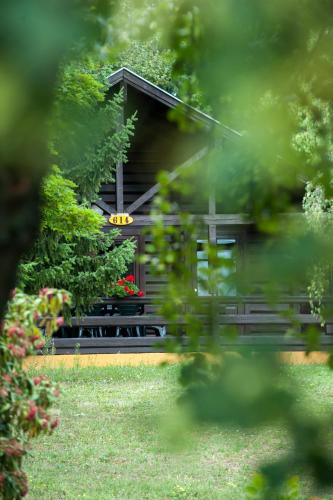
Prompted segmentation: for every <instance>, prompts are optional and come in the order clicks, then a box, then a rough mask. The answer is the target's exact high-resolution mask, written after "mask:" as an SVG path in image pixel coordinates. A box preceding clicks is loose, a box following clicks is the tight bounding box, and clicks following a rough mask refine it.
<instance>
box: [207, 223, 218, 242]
mask: <svg viewBox="0 0 333 500" xmlns="http://www.w3.org/2000/svg"><path fill="white" fill-rule="evenodd" d="M208 239H209V243H211V244H212V245H216V224H210V225H209V226H208Z"/></svg>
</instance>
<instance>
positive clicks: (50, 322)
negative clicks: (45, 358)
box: [0, 288, 70, 499]
mask: <svg viewBox="0 0 333 500" xmlns="http://www.w3.org/2000/svg"><path fill="white" fill-rule="evenodd" d="M69 303H70V297H69V295H68V294H67V293H66V292H64V291H59V290H53V289H47V288H44V289H43V290H41V291H40V293H39V295H38V296H29V295H26V294H24V293H22V292H14V293H13V298H12V300H11V301H10V302H9V304H8V309H7V314H6V317H5V319H4V321H3V322H2V324H1V333H0V497H1V498H4V499H18V498H21V497H23V496H25V495H26V494H27V491H28V486H27V477H26V475H25V473H24V471H23V470H22V462H23V457H24V455H25V454H26V453H27V450H28V443H29V440H30V439H31V438H33V437H35V436H37V435H38V434H40V433H51V432H52V431H53V430H54V429H55V428H56V427H57V426H58V424H59V419H58V418H57V417H56V416H52V414H51V413H50V411H49V410H50V407H51V406H52V404H53V402H54V401H55V400H56V399H57V397H58V396H59V388H58V387H57V386H56V385H55V384H53V383H52V382H51V381H50V380H49V379H48V377H46V376H44V375H40V376H35V377H33V378H30V377H29V375H28V373H27V372H26V371H25V370H24V368H23V360H24V359H25V358H26V357H27V356H28V355H31V354H36V352H38V351H39V350H40V349H42V347H43V345H44V343H45V341H44V339H43V335H42V329H43V331H44V332H45V335H46V336H51V335H52V333H53V332H54V331H56V330H57V329H58V328H59V326H60V325H61V324H62V322H63V319H62V317H59V313H60V311H61V310H62V308H63V307H64V305H65V304H69Z"/></svg>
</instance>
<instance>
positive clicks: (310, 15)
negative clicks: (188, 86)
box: [146, 0, 333, 499]
mask: <svg viewBox="0 0 333 500" xmlns="http://www.w3.org/2000/svg"><path fill="white" fill-rule="evenodd" d="M166 4H167V5H168V6H167V7H166ZM165 8H168V9H169V11H168V12H169V17H168V21H169V24H168V23H167V22H166V23H165V25H164V28H165V32H166V35H165V36H166V38H167V39H168V40H169V45H168V46H169V47H171V48H172V49H173V51H174V52H175V54H176V62H175V65H174V70H175V71H176V74H178V75H179V74H181V73H182V72H183V71H185V69H186V68H189V67H190V68H193V69H194V71H195V74H196V75H197V77H198V81H199V85H201V86H202V87H204V88H205V91H206V93H207V99H208V102H209V103H210V105H211V106H212V107H213V109H214V115H215V116H217V117H219V118H220V119H221V121H222V122H223V123H227V124H228V125H231V126H232V127H234V128H236V129H238V130H240V131H241V137H240V138H239V139H238V140H237V139H234V140H233V141H230V142H229V143H227V140H226V139H224V140H223V144H222V147H220V148H216V149H215V150H214V151H212V152H211V153H210V154H209V155H208V156H207V157H206V158H205V161H204V164H203V163H202V164H201V165H200V166H199V171H200V175H198V165H195V168H193V171H192V172H191V173H189V172H187V174H186V176H185V175H183V176H182V177H180V178H179V179H178V181H176V182H175V181H173V182H172V183H170V181H169V180H168V175H167V173H165V174H163V175H160V177H159V180H160V184H161V192H160V194H161V196H160V197H158V198H157V199H156V200H155V208H154V210H153V212H152V216H153V218H154V219H155V224H154V226H153V228H152V233H153V241H152V244H151V245H150V247H149V249H148V250H149V251H150V252H151V254H150V255H149V256H147V257H146V260H147V261H151V262H152V264H153V266H154V269H155V272H156V273H157V274H159V273H162V274H165V273H166V274H167V277H168V285H167V287H166V290H165V295H164V298H163V300H162V301H161V303H162V306H161V312H162V313H163V314H164V316H165V317H166V318H167V319H168V320H169V321H170V323H171V324H174V325H177V323H180V322H182V321H184V320H185V321H186V324H187V333H188V335H189V337H190V338H189V342H188V343H187V344H186V345H184V343H183V342H182V341H181V339H180V341H179V340H177V336H176V338H175V341H174V342H172V343H170V344H169V348H170V349H174V350H177V351H183V350H185V351H186V352H188V351H189V352H192V353H193V352H194V351H199V352H200V351H202V350H204V351H205V352H207V351H209V352H210V353H212V354H213V358H209V357H207V356H205V355H194V356H193V360H192V362H190V363H189V364H188V365H187V366H185V367H184V369H183V371H182V376H181V381H182V383H183V386H184V395H183V397H182V402H184V404H186V407H187V409H190V411H191V412H192V415H193V416H194V418H195V420H197V421H199V422H200V421H203V422H210V423H213V424H220V425H223V426H230V427H232V428H240V427H244V428H250V427H251V426H256V427H258V426H262V425H266V424H268V423H270V424H271V425H272V424H273V423H274V422H281V421H283V422H284V424H285V425H286V428H287V429H288V431H289V433H290V437H291V439H292V442H293V446H292V447H291V448H290V449H288V450H286V453H285V455H284V456H283V457H282V458H281V459H278V460H274V458H272V461H271V462H270V463H263V464H262V467H261V471H262V473H263V474H264V476H265V481H266V486H267V487H266V488H265V491H264V492H263V493H262V498H267V499H268V498H270V499H271V498H279V489H280V487H281V485H282V484H283V481H285V479H286V478H287V477H288V475H289V474H291V473H297V474H299V473H300V472H301V471H303V470H306V471H309V472H310V473H311V474H312V475H313V477H314V478H315V479H316V481H317V483H318V484H320V485H330V484H332V464H333V460H332V455H331V452H330V450H329V449H328V447H327V446H326V443H325V436H327V435H328V429H329V420H327V419H326V418H325V417H324V416H323V417H322V418H321V417H319V416H315V415H304V414H303V413H302V408H301V407H300V406H299V405H298V401H297V388H296V387H293V383H290V379H289V380H288V382H287V383H286V381H285V378H284V377H285V371H284V369H283V367H282V366H281V365H280V364H279V361H278V359H277V357H276V356H274V355H272V354H269V353H268V352H267V351H264V352H263V353H261V352H259V353H257V354H256V355H255V356H254V355H252V354H251V353H248V352H247V351H248V350H246V349H245V348H243V349H242V348H241V347H240V346H239V351H240V354H241V356H239V357H238V356H237V357H232V356H230V357H228V356H227V355H226V354H225V353H224V349H223V348H222V346H221V344H222V345H228V343H231V344H232V346H233V349H235V346H237V345H238V340H237V332H236V331H235V329H233V328H231V327H229V326H225V327H221V326H220V324H219V315H220V313H221V309H220V306H221V304H220V303H219V300H220V298H219V297H217V296H216V293H214V290H213V291H212V290H209V289H208V291H210V293H211V296H210V298H209V299H207V300H206V301H202V300H199V298H198V297H197V296H196V293H195V290H193V288H192V286H191V276H190V271H189V268H190V267H191V263H192V264H195V262H194V261H193V259H194V257H193V254H194V250H195V249H194V247H193V245H194V243H193V242H195V241H196V239H197V237H198V234H200V221H198V220H196V219H195V218H194V217H193V216H190V214H186V213H182V214H181V215H180V220H181V222H182V227H181V231H178V230H177V228H170V227H165V226H164V224H163V217H162V215H168V214H169V213H171V212H170V211H171V210H173V211H174V212H177V213H179V212H180V213H181V207H180V206H176V207H175V205H172V201H171V200H172V192H173V191H179V190H180V191H182V190H183V191H186V192H187V193H188V192H192V193H194V189H193V186H194V185H195V183H196V182H197V183H198V184H200V186H203V185H204V186H206V188H209V186H214V187H215V189H216V199H217V200H218V202H219V203H220V204H221V205H222V206H223V212H224V213H235V212H237V213H245V214H246V216H247V217H248V218H249V219H250V220H251V222H252V225H253V229H254V230H255V231H256V233H257V234H258V238H257V239H258V244H257V245H256V248H255V252H254V253H253V254H252V253H251V255H248V256H245V265H244V266H243V267H242V268H241V269H240V270H239V271H238V272H237V270H236V273H235V275H234V276H233V277H232V280H233V281H232V282H233V283H234V285H235V286H236V289H237V290H238V292H239V294H240V295H242V292H243V293H244V290H246V283H251V282H261V283H264V284H265V285H264V286H263V287H262V291H263V292H264V296H263V301H267V302H268V303H269V304H270V305H271V306H274V304H276V303H279V300H280V297H281V290H285V289H286V287H289V288H291V289H293V290H295V289H297V288H298V289H300V288H301V287H302V286H303V284H304V276H305V275H307V273H310V272H311V271H313V269H314V266H315V265H316V264H318V263H320V265H321V266H322V265H325V264H330V263H331V259H332V241H333V239H332V231H331V229H332V228H331V224H330V223H328V225H327V226H325V227H326V236H325V238H324V239H323V238H321V237H320V238H319V237H317V235H316V234H314V232H312V231H309V230H308V226H307V224H306V223H305V221H304V217H302V216H301V215H299V216H298V217H286V216H285V215H286V214H289V213H290V212H292V211H294V210H295V198H296V197H297V196H298V197H300V193H301V196H302V194H303V193H304V187H305V182H306V181H309V180H310V181H313V185H314V186H316V185H317V184H318V179H320V183H321V186H322V191H321V192H319V191H318V190H317V191H316V194H317V195H318V193H319V198H318V197H317V199H316V200H314V197H313V196H312V195H310V191H311V189H312V188H311V189H310V190H309V191H308V198H307V199H306V204H307V207H308V208H310V207H311V210H312V209H315V210H317V212H316V213H315V216H317V218H319V219H320V220H327V215H328V214H329V212H330V202H329V201H328V202H327V201H326V200H328V199H329V196H328V193H330V191H331V188H332V184H331V172H332V168H331V150H332V149H331V102H332V98H333V95H332V85H331V83H332V71H331V69H332V67H331V61H332V44H331V43H330V40H331V34H332V30H331V26H330V16H331V13H332V12H331V4H330V3H329V2H325V1H322V2H319V3H318V2H313V1H312V0H307V1H305V2H302V3H301V4H300V3H299V2H296V1H292V2H290V1H288V2H282V3H281V2H264V1H262V0H256V1H255V2H246V1H241V2H237V5H236V4H235V3H234V2H232V1H229V0H223V1H221V2H214V1H213V0H212V1H206V0H205V1H204V0H203V1H199V2H195V3H194V2H192V1H191V0H183V1H179V2H174V3H173V2H164V6H163V9H165ZM157 22H158V16H157ZM217 134H218V135H220V132H219V130H217ZM302 191H303V192H302ZM324 193H325V194H324ZM300 205H301V203H299V205H298V209H300V208H301V207H300ZM318 208H319V212H318ZM184 235H185V236H187V237H185V238H184ZM170 241H171V242H172V243H171V244H170ZM205 251H206V253H207V254H208V261H209V263H210V265H209V268H208V270H207V273H206V276H205V279H206V281H208V280H210V282H213V283H214V282H217V281H218V280H219V279H220V277H221V268H222V267H223V266H224V265H225V263H224V259H223V257H219V255H218V252H217V250H216V247H215V245H214V244H209V243H207V245H206V248H205ZM191 256H192V257H191ZM191 259H192V260H191ZM184 263H186V264H184ZM302 282H303V283H302ZM206 285H207V284H206ZM236 300H237V298H235V301H236ZM184 304H190V305H191V307H189V308H187V309H186V311H184ZM283 315H284V317H285V316H288V318H289V319H290V327H289V328H288V330H286V334H287V335H297V336H300V337H301V338H302V339H303V341H304V342H305V344H306V349H307V351H308V352H310V351H311V350H314V349H320V332H319V331H318V330H317V329H315V328H314V327H309V328H307V329H305V331H303V332H302V333H300V331H299V327H300V325H299V323H298V321H297V318H294V312H293V311H292V309H290V310H289V311H284V312H283ZM174 333H175V334H177V328H175V329H174ZM203 335H204V336H205V338H204V341H203V340H202V336H203ZM211 361H212V362H211ZM329 363H330V365H332V355H331V356H330V357H329Z"/></svg>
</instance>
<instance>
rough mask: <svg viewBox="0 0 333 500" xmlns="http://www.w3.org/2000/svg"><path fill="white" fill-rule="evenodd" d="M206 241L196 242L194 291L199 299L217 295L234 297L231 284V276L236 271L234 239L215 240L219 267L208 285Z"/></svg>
mask: <svg viewBox="0 0 333 500" xmlns="http://www.w3.org/2000/svg"><path fill="white" fill-rule="evenodd" d="M206 245H207V240H197V266H196V291H197V293H198V296H199V297H205V296H206V297H207V296H209V295H211V294H217V295H219V296H224V297H234V296H235V295H236V288H235V285H234V284H233V283H232V276H233V275H234V273H235V271H236V261H235V245H236V240H235V239H234V238H218V239H217V240H216V249H217V256H218V258H219V259H221V261H220V265H219V267H218V269H217V273H218V274H217V275H216V277H215V278H214V279H213V280H212V281H214V283H213V284H212V285H210V284H209V283H208V279H209V269H210V266H209V259H208V254H207V251H206Z"/></svg>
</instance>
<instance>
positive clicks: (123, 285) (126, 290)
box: [112, 274, 144, 298]
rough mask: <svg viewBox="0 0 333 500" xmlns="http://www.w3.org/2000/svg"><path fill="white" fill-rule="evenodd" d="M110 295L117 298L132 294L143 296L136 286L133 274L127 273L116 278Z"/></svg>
mask: <svg viewBox="0 0 333 500" xmlns="http://www.w3.org/2000/svg"><path fill="white" fill-rule="evenodd" d="M112 295H113V296H114V297H119V298H124V297H131V296H133V295H137V297H143V296H144V293H143V291H142V290H140V289H139V287H138V286H136V284H135V277H134V276H133V274H129V275H128V276H126V278H123V279H121V280H118V281H117V283H116V284H115V285H114V286H113V287H112Z"/></svg>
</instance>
